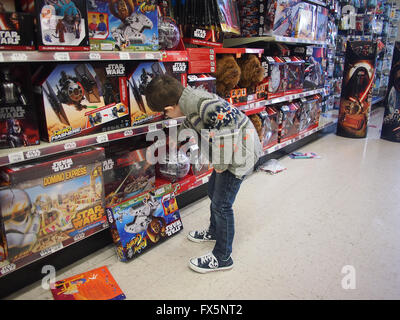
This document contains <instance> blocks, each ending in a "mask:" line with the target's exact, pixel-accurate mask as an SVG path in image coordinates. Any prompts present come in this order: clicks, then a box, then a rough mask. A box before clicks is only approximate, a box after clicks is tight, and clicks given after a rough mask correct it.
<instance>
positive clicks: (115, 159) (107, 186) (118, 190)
mask: <svg viewBox="0 0 400 320" xmlns="http://www.w3.org/2000/svg"><path fill="white" fill-rule="evenodd" d="M124 149H125V148H124ZM107 153H108V155H106V159H105V160H104V162H103V176H104V191H105V199H106V206H111V205H114V204H118V203H120V202H122V201H124V200H126V199H128V198H131V197H133V196H135V195H137V194H140V193H143V192H145V191H148V190H151V189H153V188H154V187H155V180H156V176H155V166H154V165H152V164H150V163H148V162H147V161H146V149H145V148H143V149H137V150H126V149H125V150H123V149H122V148H121V150H117V151H115V150H112V151H110V152H107Z"/></svg>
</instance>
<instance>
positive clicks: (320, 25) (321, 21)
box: [315, 6, 328, 41]
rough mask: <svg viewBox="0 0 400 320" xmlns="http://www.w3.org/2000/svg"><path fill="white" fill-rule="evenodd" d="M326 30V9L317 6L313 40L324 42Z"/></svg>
mask: <svg viewBox="0 0 400 320" xmlns="http://www.w3.org/2000/svg"><path fill="white" fill-rule="evenodd" d="M327 30H328V9H327V8H324V7H321V6H317V24H316V29H315V40H318V41H325V40H326V36H327Z"/></svg>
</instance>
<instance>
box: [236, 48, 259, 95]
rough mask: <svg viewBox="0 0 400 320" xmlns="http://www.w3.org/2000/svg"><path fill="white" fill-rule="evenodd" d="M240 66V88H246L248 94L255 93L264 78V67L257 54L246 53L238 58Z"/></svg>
mask: <svg viewBox="0 0 400 320" xmlns="http://www.w3.org/2000/svg"><path fill="white" fill-rule="evenodd" d="M237 61H238V65H239V67H240V71H241V72H240V80H239V83H238V86H239V88H246V90H247V94H248V95H250V94H255V93H256V86H257V85H258V84H260V83H261V82H262V81H263V80H264V68H263V66H262V65H261V61H260V59H259V58H258V57H257V55H255V54H244V55H242V57H241V58H240V59H238V60H237Z"/></svg>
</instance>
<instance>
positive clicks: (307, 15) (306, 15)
mask: <svg viewBox="0 0 400 320" xmlns="http://www.w3.org/2000/svg"><path fill="white" fill-rule="evenodd" d="M293 10H294V12H295V15H294V18H293V20H294V24H295V25H294V33H293V34H292V36H294V37H295V38H300V39H308V40H314V39H315V31H316V23H317V7H316V6H315V5H313V4H310V3H306V2H301V3H299V4H297V5H296V7H295V8H294V9H293ZM292 17H293V16H292Z"/></svg>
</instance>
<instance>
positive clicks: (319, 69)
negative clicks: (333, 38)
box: [303, 47, 327, 90]
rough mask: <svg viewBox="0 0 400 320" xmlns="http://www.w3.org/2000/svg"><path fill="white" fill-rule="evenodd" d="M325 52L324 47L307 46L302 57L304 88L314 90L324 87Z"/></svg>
mask: <svg viewBox="0 0 400 320" xmlns="http://www.w3.org/2000/svg"><path fill="white" fill-rule="evenodd" d="M326 54H327V51H326V48H321V47H307V49H306V54H305V58H304V61H305V70H304V85H303V87H304V90H314V89H318V88H323V87H324V84H325V70H326Z"/></svg>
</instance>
